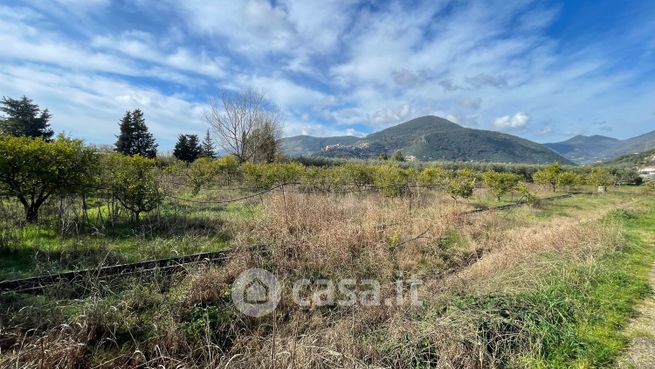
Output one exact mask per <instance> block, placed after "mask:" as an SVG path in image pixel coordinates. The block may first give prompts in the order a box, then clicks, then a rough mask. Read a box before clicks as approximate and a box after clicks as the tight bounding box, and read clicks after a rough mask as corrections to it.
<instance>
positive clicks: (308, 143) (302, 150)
mask: <svg viewBox="0 0 655 369" xmlns="http://www.w3.org/2000/svg"><path fill="white" fill-rule="evenodd" d="M359 139H360V138H359V137H355V136H336V137H313V136H306V135H301V136H293V137H285V138H283V139H282V147H283V149H284V152H285V154H287V155H288V156H291V157H298V156H311V155H313V154H316V153H317V152H320V151H321V150H323V149H324V148H325V147H326V146H328V145H337V144H341V145H351V144H354V143H355V142H357V141H358V140H359Z"/></svg>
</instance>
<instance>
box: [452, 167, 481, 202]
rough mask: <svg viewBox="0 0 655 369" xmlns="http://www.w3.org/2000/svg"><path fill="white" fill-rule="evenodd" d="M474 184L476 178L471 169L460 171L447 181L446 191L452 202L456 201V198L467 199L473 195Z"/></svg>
mask: <svg viewBox="0 0 655 369" xmlns="http://www.w3.org/2000/svg"><path fill="white" fill-rule="evenodd" d="M476 182H477V177H476V176H475V172H474V171H472V170H471V169H460V170H458V171H457V172H455V175H454V176H453V177H452V178H450V180H449V181H448V187H447V190H448V193H449V194H450V196H451V197H452V198H453V199H454V200H457V197H461V198H463V199H468V198H469V197H471V196H472V195H473V190H474V189H475V183H476Z"/></svg>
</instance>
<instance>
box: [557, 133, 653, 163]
mask: <svg viewBox="0 0 655 369" xmlns="http://www.w3.org/2000/svg"><path fill="white" fill-rule="evenodd" d="M544 146H546V147H549V148H550V149H552V150H553V151H555V152H557V153H559V154H560V155H562V156H564V157H566V158H567V159H569V160H572V161H574V162H576V163H579V164H589V163H594V162H606V161H612V160H615V159H617V158H619V157H621V156H624V155H629V154H635V153H639V152H643V151H649V150H652V149H654V148H655V131H651V132H647V133H644V134H642V135H639V136H635V137H631V138H627V139H624V140H619V139H617V138H613V137H607V136H602V135H592V136H583V135H577V136H574V137H571V138H569V139H568V140H565V141H560V142H552V143H545V144H544Z"/></svg>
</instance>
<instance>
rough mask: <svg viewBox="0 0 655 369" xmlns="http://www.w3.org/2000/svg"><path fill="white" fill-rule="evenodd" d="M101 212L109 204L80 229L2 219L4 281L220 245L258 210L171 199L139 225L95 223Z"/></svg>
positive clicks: (1, 268)
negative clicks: (62, 229)
mask: <svg viewBox="0 0 655 369" xmlns="http://www.w3.org/2000/svg"><path fill="white" fill-rule="evenodd" d="M98 211H104V214H103V215H102V217H103V219H104V220H105V222H106V219H107V216H108V213H107V209H104V210H103V209H102V208H100V210H98V208H94V209H90V210H89V212H88V216H89V219H90V221H91V224H90V226H88V227H86V228H85V229H80V231H79V232H63V233H62V232H57V231H56V227H54V226H53V225H52V224H42V225H29V224H28V225H22V226H17V225H13V224H8V223H7V224H3V225H2V227H1V228H2V229H0V280H10V279H17V278H25V277H29V276H34V275H41V274H48V273H55V272H62V271H69V270H76V269H82V268H93V267H97V266H98V265H113V264H118V263H129V262H136V261H143V260H151V259H160V258H169V257H174V256H179V255H188V254H195V253H201V252H209V251H217V250H221V249H224V248H226V247H228V243H229V239H230V234H229V230H228V226H227V225H228V224H229V223H238V222H243V221H248V220H250V219H253V218H254V217H256V216H257V214H258V213H259V211H260V210H259V207H258V206H248V205H244V204H240V203H233V204H228V205H198V204H168V205H165V206H164V207H162V209H161V212H160V213H159V214H158V215H156V214H151V215H149V217H150V220H148V219H147V218H145V219H143V220H142V221H141V222H140V223H139V224H135V223H133V222H130V221H129V220H128V219H127V218H124V219H119V220H118V222H117V223H116V224H115V225H113V226H109V225H108V224H106V223H105V224H104V226H97V225H96V226H94V224H97V223H99V222H98V220H97V219H96V218H97V217H98ZM156 217H159V218H158V219H157V218H156Z"/></svg>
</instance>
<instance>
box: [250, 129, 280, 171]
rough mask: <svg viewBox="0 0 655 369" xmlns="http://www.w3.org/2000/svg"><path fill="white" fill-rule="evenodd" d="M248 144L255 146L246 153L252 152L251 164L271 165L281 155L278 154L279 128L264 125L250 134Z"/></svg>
mask: <svg viewBox="0 0 655 369" xmlns="http://www.w3.org/2000/svg"><path fill="white" fill-rule="evenodd" d="M251 135H252V139H251V140H249V142H250V144H252V145H256V146H255V147H253V148H252V149H250V150H248V151H252V152H253V157H252V162H253V163H272V162H274V161H277V159H278V158H279V157H280V156H281V155H282V153H281V152H280V147H281V145H280V137H281V136H282V134H281V132H280V131H279V127H278V126H276V125H274V124H271V123H265V124H264V126H263V127H261V128H257V129H255V130H254V131H253V132H252V134H251Z"/></svg>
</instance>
